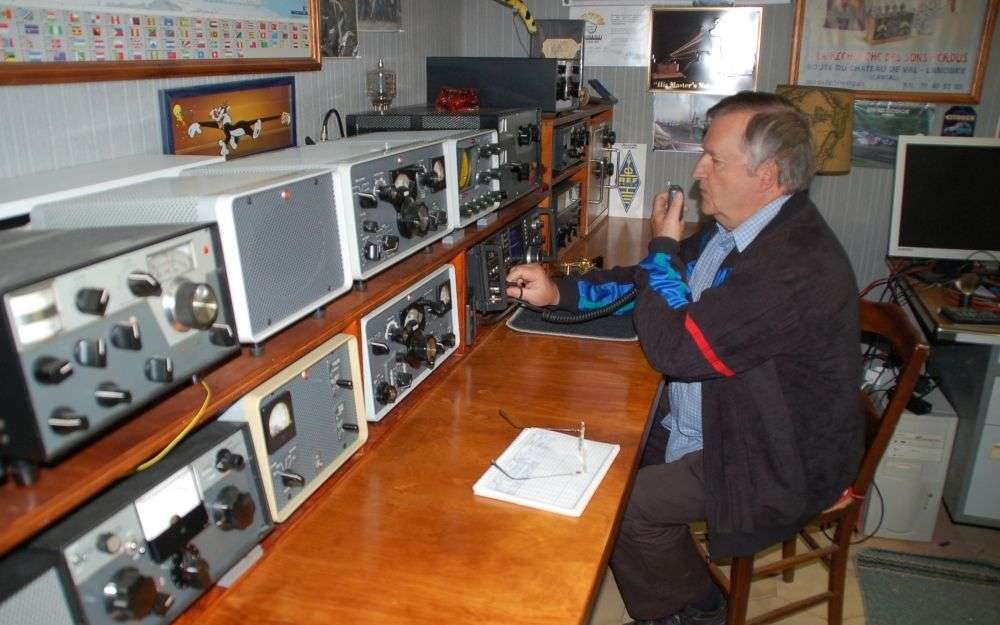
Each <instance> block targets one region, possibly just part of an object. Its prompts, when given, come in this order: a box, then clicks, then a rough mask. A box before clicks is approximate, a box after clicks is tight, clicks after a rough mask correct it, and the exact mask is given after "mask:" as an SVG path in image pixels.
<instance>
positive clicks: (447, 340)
mask: <svg viewBox="0 0 1000 625" xmlns="http://www.w3.org/2000/svg"><path fill="white" fill-rule="evenodd" d="M439 341H440V343H441V344H442V345H444V346H445V347H448V348H452V347H455V335H454V334H453V333H451V332H448V333H447V334H442V335H441V338H440V339H439Z"/></svg>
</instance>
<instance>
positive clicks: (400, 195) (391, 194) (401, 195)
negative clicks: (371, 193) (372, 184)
mask: <svg viewBox="0 0 1000 625" xmlns="http://www.w3.org/2000/svg"><path fill="white" fill-rule="evenodd" d="M375 193H376V195H378V197H379V198H380V199H382V200H384V201H386V202H388V203H390V204H392V205H393V206H395V207H396V208H399V207H400V206H401V205H402V204H403V201H404V200H405V199H407V198H408V197H409V195H410V194H409V189H406V188H402V187H397V186H395V185H391V184H388V185H383V186H381V187H379V188H378V189H377V190H376V191H375Z"/></svg>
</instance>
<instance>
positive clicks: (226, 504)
mask: <svg viewBox="0 0 1000 625" xmlns="http://www.w3.org/2000/svg"><path fill="white" fill-rule="evenodd" d="M256 511H257V506H256V505H255V504H254V502H253V497H251V496H250V494H249V493H246V492H243V491H241V490H240V489H238V488H236V487H235V486H226V487H225V488H223V489H222V491H221V492H220V493H219V496H218V497H216V498H215V503H214V504H212V519H213V520H214V521H215V524H216V525H218V526H219V528H220V529H222V530H224V531H227V532H228V531H229V530H234V529H236V530H245V529H246V528H248V527H250V525H251V524H252V523H253V519H254V514H255V513H256Z"/></svg>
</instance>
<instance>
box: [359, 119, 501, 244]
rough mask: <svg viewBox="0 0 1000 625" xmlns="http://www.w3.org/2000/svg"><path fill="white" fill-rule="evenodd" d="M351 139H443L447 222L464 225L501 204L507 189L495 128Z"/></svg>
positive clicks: (398, 141)
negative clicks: (504, 185)
mask: <svg viewBox="0 0 1000 625" xmlns="http://www.w3.org/2000/svg"><path fill="white" fill-rule="evenodd" d="M347 141H350V142H352V143H363V142H366V141H374V142H386V143H388V144H391V145H406V144H408V143H411V144H412V143H413V142H434V141H443V142H444V162H445V171H446V173H447V179H448V181H449V182H448V194H449V198H448V224H449V225H450V226H451V227H452V228H464V227H465V226H467V225H469V224H471V223H474V222H475V221H477V220H479V219H481V218H482V217H485V216H486V215H489V214H490V213H492V212H493V211H495V210H496V209H498V208H500V206H501V202H503V201H504V200H505V199H506V198H507V197H508V195H509V194H508V193H507V192H506V191H505V190H504V189H503V188H502V187H501V186H500V185H501V180H502V179H503V178H504V176H503V173H502V171H501V169H500V157H499V154H500V153H501V152H502V151H503V150H502V149H501V148H500V145H499V144H498V143H497V132H496V131H495V130H465V131H456V130H402V131H395V132H379V133H371V134H367V135H358V136H355V137H352V138H350V139H347Z"/></svg>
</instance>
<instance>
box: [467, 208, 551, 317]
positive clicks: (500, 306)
mask: <svg viewBox="0 0 1000 625" xmlns="http://www.w3.org/2000/svg"><path fill="white" fill-rule="evenodd" d="M552 223H554V220H553V219H552V210H551V209H540V208H536V209H534V210H532V211H531V212H529V213H528V214H527V215H526V216H524V217H523V218H521V219H519V220H517V221H515V222H514V223H512V224H511V225H509V226H507V227H506V228H504V229H503V230H501V231H499V232H497V233H496V234H494V235H493V236H491V237H490V238H488V239H486V240H485V241H483V242H482V243H480V244H479V245H476V246H474V247H472V248H471V249H470V250H469V252H468V261H467V262H468V280H467V283H468V287H469V291H470V296H471V298H472V303H473V307H474V308H475V309H476V310H477V311H478V312H482V313H486V312H498V311H501V310H505V309H506V308H507V307H508V306H510V304H511V301H510V298H508V297H507V287H506V283H507V272H509V271H510V269H511V267H513V266H514V265H520V264H522V263H539V262H549V261H552V260H555V257H554V254H553V253H552V250H554V249H555V247H554V245H553V242H552V240H551V227H550V224H552Z"/></svg>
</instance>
